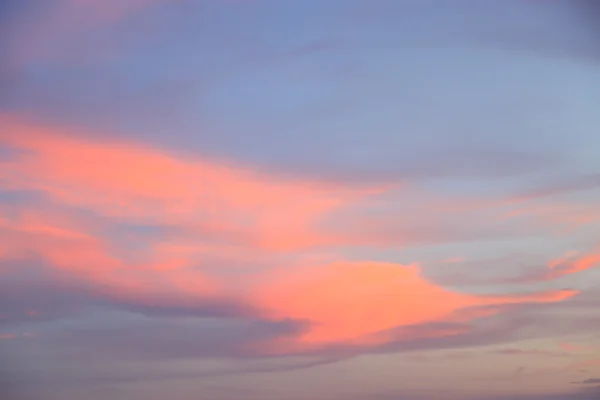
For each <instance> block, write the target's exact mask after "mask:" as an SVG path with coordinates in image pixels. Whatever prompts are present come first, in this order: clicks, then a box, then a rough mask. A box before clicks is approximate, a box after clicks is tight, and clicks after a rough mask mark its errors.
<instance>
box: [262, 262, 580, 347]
mask: <svg viewBox="0 0 600 400" xmlns="http://www.w3.org/2000/svg"><path fill="white" fill-rule="evenodd" d="M269 281H270V282H269V283H268V284H266V285H265V286H264V287H261V289H260V292H259V293H257V294H256V296H257V298H259V299H260V302H261V304H264V307H266V308H267V309H269V310H270V316H271V317H273V318H294V319H299V320H307V321H310V322H311V327H310V329H309V330H308V331H307V332H305V333H304V334H303V335H302V336H301V337H300V338H299V339H300V340H301V341H302V342H304V343H306V344H307V345H322V344H327V343H335V342H350V343H352V342H354V343H365V341H366V342H372V340H373V339H372V338H370V335H375V334H378V333H379V332H382V331H385V330H389V329H392V328H395V327H400V326H409V325H417V324H423V323H427V322H435V321H440V320H448V319H452V315H453V313H455V312H456V311H458V310H461V309H464V308H468V307H475V306H483V305H494V304H511V303H522V302H555V301H561V300H564V299H567V298H569V297H571V296H573V295H575V294H576V293H577V292H575V291H560V292H545V293H536V294H529V295H515V296H475V295H468V294H463V293H458V292H453V291H450V290H447V289H444V288H443V287H440V286H437V285H435V284H433V283H431V282H429V281H427V280H426V279H425V278H424V277H423V276H422V275H421V274H420V270H419V267H418V265H415V264H413V265H400V264H393V263H381V262H335V263H331V264H328V265H320V266H317V267H308V268H299V269H297V270H295V271H284V272H280V273H275V274H274V275H272V276H270V277H269ZM496 312H497V311H496ZM480 316H481V315H476V314H472V315H470V317H471V318H475V317H480ZM448 333H451V334H455V333H456V332H445V334H448ZM376 340H379V341H383V342H385V341H386V340H389V337H388V338H386V337H385V335H384V336H379V339H376Z"/></svg>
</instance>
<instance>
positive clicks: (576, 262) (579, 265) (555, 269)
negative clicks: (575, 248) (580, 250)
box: [544, 252, 600, 280]
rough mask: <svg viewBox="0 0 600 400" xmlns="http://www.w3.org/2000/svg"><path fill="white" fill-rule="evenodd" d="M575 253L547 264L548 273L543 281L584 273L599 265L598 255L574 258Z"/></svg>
mask: <svg viewBox="0 0 600 400" xmlns="http://www.w3.org/2000/svg"><path fill="white" fill-rule="evenodd" d="M576 254H577V253H575V252H570V253H567V254H566V255H565V256H564V257H561V258H559V259H557V260H554V261H551V262H550V263H549V264H548V268H549V269H550V271H548V272H547V273H546V274H545V275H544V279H546V280H550V279H556V278H560V277H563V276H567V275H571V274H575V273H578V272H582V271H586V270H588V269H590V268H593V267H595V266H597V265H599V264H600V253H597V254H596V253H591V254H586V255H582V256H579V257H575V256H576Z"/></svg>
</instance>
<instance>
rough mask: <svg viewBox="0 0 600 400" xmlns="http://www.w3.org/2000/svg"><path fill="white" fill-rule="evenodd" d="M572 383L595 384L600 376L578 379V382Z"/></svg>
mask: <svg viewBox="0 0 600 400" xmlns="http://www.w3.org/2000/svg"><path fill="white" fill-rule="evenodd" d="M573 383H578V384H583V385H589V384H596V383H600V378H590V379H586V380H583V381H579V382H573Z"/></svg>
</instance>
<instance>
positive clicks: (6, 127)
mask: <svg viewBox="0 0 600 400" xmlns="http://www.w3.org/2000/svg"><path fill="white" fill-rule="evenodd" d="M0 144H4V145H6V146H9V147H10V148H12V149H15V150H17V152H16V153H15V154H14V156H12V157H9V158H7V159H6V160H2V161H0V183H1V184H2V186H3V187H6V188H8V189H25V190H33V191H38V192H41V193H43V194H45V195H46V196H48V197H49V198H51V199H52V201H53V202H54V203H58V204H60V207H55V208H52V206H51V207H49V208H48V209H43V208H42V209H36V210H33V209H31V208H27V207H25V206H22V207H18V208H17V210H16V212H15V210H14V209H11V210H5V209H0V229H2V230H3V231H4V232H5V235H4V236H5V237H6V238H7V239H6V240H5V241H3V243H2V244H0V257H4V258H6V257H24V256H26V255H28V254H30V253H31V252H33V253H35V254H36V255H39V256H41V257H42V258H43V259H44V260H45V261H46V262H47V263H48V264H50V265H52V266H53V267H54V268H55V269H57V270H59V271H60V272H62V273H64V274H67V275H69V276H71V277H74V278H76V279H79V280H81V281H83V282H85V283H88V284H94V285H97V286H98V287H102V288H106V287H109V288H110V293H108V292H106V291H104V292H103V293H105V294H107V295H112V296H116V297H119V298H135V299H136V300H141V301H146V300H147V299H149V298H152V299H154V300H156V299H161V298H170V299H177V300H178V301H179V300H180V301H182V302H184V303H189V302H190V301H191V302H193V300H195V299H204V298H228V299H233V300H235V301H237V302H240V303H243V304H245V305H249V306H250V307H255V308H256V309H258V310H263V312H264V314H263V315H262V316H263V317H265V318H268V319H273V320H281V319H293V320H299V321H306V322H307V330H306V331H305V332H303V333H302V334H301V335H300V336H299V337H294V338H287V339H285V340H282V341H281V342H279V343H275V344H271V345H272V346H275V347H278V346H279V349H280V350H281V349H283V350H290V349H312V348H315V347H320V346H325V345H329V344H339V343H344V344H354V345H361V346H364V345H374V344H381V343H385V342H388V341H391V340H397V336H394V335H392V334H390V333H389V332H386V331H390V330H392V329H394V328H398V327H409V326H415V325H420V324H427V323H430V322H440V321H455V322H456V321H459V322H464V321H470V320H472V319H475V318H480V317H483V316H487V315H491V314H494V313H497V312H500V310H501V308H500V307H496V308H494V307H491V308H489V309H476V307H480V306H487V305H504V304H514V303H529V302H543V303H546V302H557V301H562V300H565V299H568V298H570V297H571V296H573V295H575V294H576V293H577V292H575V291H559V292H544V293H533V294H526V295H511V296H482V295H471V294H465V293H459V292H456V291H451V290H448V289H446V288H444V287H442V286H439V285H437V284H435V283H432V282H430V281H428V280H427V279H426V278H425V277H424V276H423V275H422V274H421V271H420V268H419V265H418V264H411V265H400V264H395V263H385V262H374V261H346V260H345V258H344V257H343V256H341V255H336V254H333V255H332V256H331V257H328V256H326V255H325V256H323V255H322V254H317V255H313V254H305V253H301V255H299V256H297V255H296V253H297V252H298V251H299V250H308V249H310V248H314V247H315V246H326V245H339V244H340V243H343V240H347V239H348V237H352V235H344V234H332V233H331V232H329V231H327V230H326V229H324V228H323V227H322V222H323V221H325V220H326V219H327V218H330V217H331V216H332V215H334V214H335V213H337V212H338V211H340V210H342V209H344V208H346V207H348V206H349V205H353V204H356V203H358V202H361V201H364V200H365V199H366V198H368V196H370V195H372V194H379V193H381V192H382V191H384V190H386V189H388V188H385V187H362V186H360V187H356V186H344V185H340V184H335V183H322V182H313V181H306V180H284V179H282V178H278V177H274V176H266V175H264V174H262V173H260V172H258V171H254V170H250V169H245V168H241V167H239V166H231V165H227V164H225V163H222V164H219V163H216V162H209V161H206V160H202V159H197V158H192V157H184V156H181V155H180V156H175V155H174V154H169V153H167V152H164V151H161V150H159V149H156V148H151V147H146V146H142V145H141V144H135V143H129V142H115V141H113V142H107V141H102V140H92V139H89V138H88V139H83V138H82V137H81V136H78V132H73V131H69V130H66V129H59V128H56V127H55V128H50V127H46V126H41V125H36V124H31V123H26V122H23V121H18V120H16V119H12V118H9V117H6V116H5V117H1V118H0ZM75 209H77V210H86V211H89V212H91V213H93V214H94V215H95V216H99V217H94V218H91V217H90V218H91V219H90V220H86V218H84V217H80V216H78V215H79V214H78V213H75V212H72V211H73V210H75ZM8 211H11V212H8ZM123 222H131V223H146V224H153V223H155V224H162V225H169V226H176V227H177V228H180V229H182V230H183V231H184V233H185V234H184V235H182V236H177V235H174V236H173V237H171V238H169V239H166V240H157V241H152V242H148V243H145V244H146V246H145V247H144V248H142V249H140V250H139V251H137V253H139V254H136V256H135V257H130V256H127V255H124V254H123V253H122V252H121V250H122V249H120V248H119V243H113V242H114V241H113V240H111V237H110V233H107V230H108V229H109V228H110V227H111V224H119V223H123ZM355 225H356V224H355ZM355 225H353V224H350V225H349V226H355ZM358 225H359V226H360V225H361V224H360V223H359V224H358ZM202 234H204V237H202ZM186 235H187V236H186ZM359 244H360V243H359ZM121 245H122V244H121ZM223 254H226V255H230V257H233V258H235V257H237V258H236V259H239V260H240V261H245V260H248V259H254V258H255V259H259V260H264V259H267V258H270V257H271V258H274V259H275V260H276V261H277V267H278V268H273V269H266V268H259V270H254V271H252V272H253V274H252V276H250V277H248V278H246V277H247V276H249V275H244V279H240V276H239V275H237V276H236V275H235V274H233V278H231V277H227V275H228V272H231V267H230V266H219V273H211V272H208V271H209V268H205V266H206V264H207V263H209V262H210V258H211V257H213V256H222V255H223ZM275 256H280V257H279V258H276V257H275ZM284 256H289V257H287V258H286V257H284ZM320 258H322V259H325V260H327V261H326V262H316V263H315V262H308V261H307V260H315V259H320ZM594 260H596V261H594ZM448 261H449V262H459V261H460V259H451V260H448ZM594 262H597V259H594V258H592V259H589V258H585V259H583V258H582V259H578V260H577V261H576V263H575V264H573V267H572V268H571V269H568V271H574V270H581V269H585V268H588V267H589V266H590V265H592V264H593V263H594ZM568 273H570V272H568ZM161 296H164V297H161ZM465 310H466V311H465ZM465 329H467V328H448V329H445V330H444V329H430V330H426V329H425V330H421V331H419V333H418V335H420V337H423V336H426V337H439V336H448V335H456V334H460V333H464V331H465ZM407 339H410V338H408V337H407ZM271 348H273V347H271Z"/></svg>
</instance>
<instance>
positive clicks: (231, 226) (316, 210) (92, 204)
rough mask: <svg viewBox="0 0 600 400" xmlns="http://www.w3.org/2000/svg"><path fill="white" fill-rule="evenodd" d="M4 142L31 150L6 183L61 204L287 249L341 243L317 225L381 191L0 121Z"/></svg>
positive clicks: (6, 165)
mask: <svg viewBox="0 0 600 400" xmlns="http://www.w3.org/2000/svg"><path fill="white" fill-rule="evenodd" d="M0 128H1V131H2V132H3V133H2V134H1V136H0V140H2V141H3V142H4V143H6V144H8V145H10V146H12V147H14V148H16V149H18V150H21V151H23V152H24V154H23V155H21V156H18V157H17V158H16V159H15V160H12V161H6V162H2V163H1V166H2V170H1V172H0V179H1V180H2V182H3V184H4V186H6V187H11V188H18V189H35V190H40V191H43V192H45V193H47V194H49V195H51V196H52V197H54V198H55V199H57V200H59V201H61V202H62V203H65V204H69V205H73V206H78V207H81V206H84V207H87V208H90V209H93V210H94V211H96V212H101V213H103V214H105V215H109V216H114V217H119V218H121V219H128V220H140V219H141V220H144V221H146V222H148V221H155V222H160V223H171V224H180V225H181V224H183V225H186V226H188V227H189V228H190V229H194V227H196V228H200V229H205V230H209V231H210V233H211V234H212V235H215V234H216V235H217V236H218V235H219V234H221V235H232V236H236V235H237V236H238V237H245V238H246V239H249V240H251V241H253V242H254V243H255V244H256V245H257V246H261V247H264V248H268V249H274V250H278V249H280V250H289V249H294V248H304V247H310V246H313V245H319V244H327V243H331V242H334V241H336V240H337V239H336V238H335V237H331V236H330V237H328V236H327V235H324V234H321V233H319V232H318V231H316V230H315V229H313V225H315V224H316V223H318V221H319V219H320V218H321V217H323V216H326V215H328V214H330V213H331V212H333V211H335V210H336V209H337V208H340V207H342V206H344V205H345V204H348V203H351V202H354V201H357V200H359V199H360V198H363V197H364V196H366V195H368V194H371V193H376V192H377V191H378V190H381V189H377V188H375V189H372V188H346V187H342V186H340V185H335V184H323V183H318V182H309V181H292V182H290V181H285V180H282V179H277V178H273V177H269V176H265V175H264V174H261V173H258V172H255V171H251V170H245V169H241V168H236V167H228V166H226V165H218V164H215V163H209V162H205V161H201V160H198V159H185V158H181V157H180V158H175V157H174V156H171V155H169V154H166V153H164V152H161V151H158V150H156V149H151V148H147V147H142V146H140V145H134V144H131V143H105V142H102V141H90V140H82V139H76V138H74V137H73V136H69V134H72V132H65V131H63V130H59V129H56V128H55V129H49V128H47V127H43V126H36V125H31V124H25V123H22V122H17V121H15V120H11V119H9V118H6V117H5V118H2V119H0Z"/></svg>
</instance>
